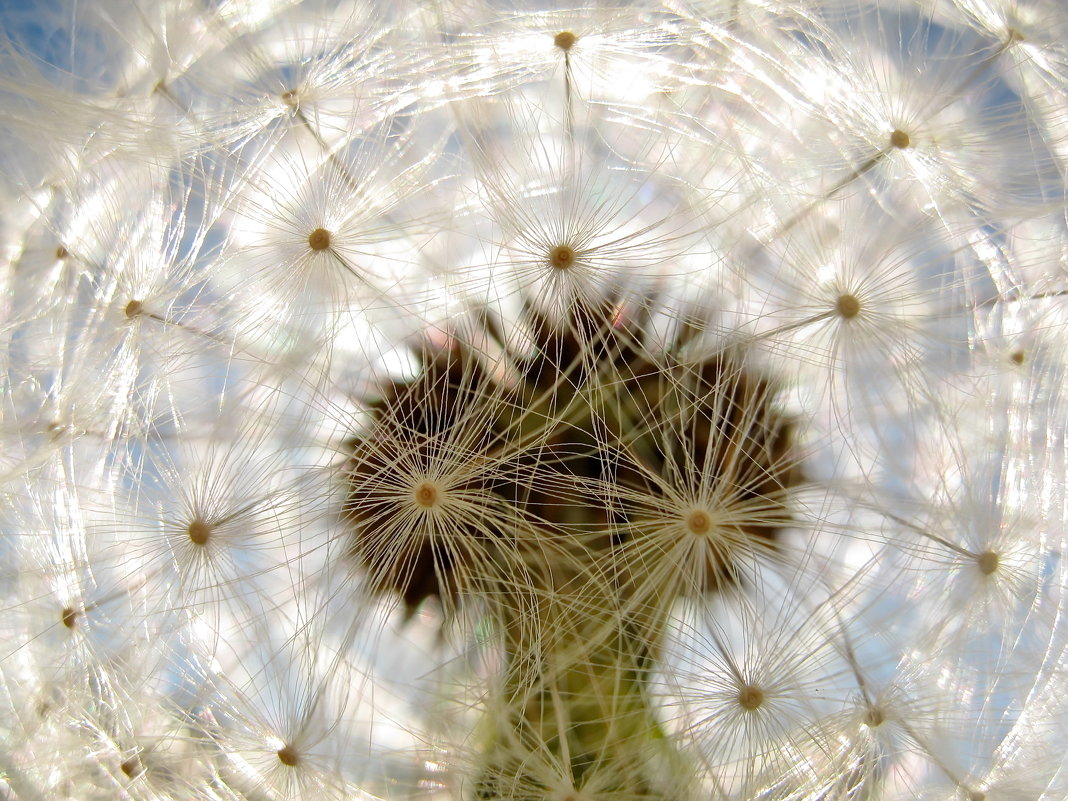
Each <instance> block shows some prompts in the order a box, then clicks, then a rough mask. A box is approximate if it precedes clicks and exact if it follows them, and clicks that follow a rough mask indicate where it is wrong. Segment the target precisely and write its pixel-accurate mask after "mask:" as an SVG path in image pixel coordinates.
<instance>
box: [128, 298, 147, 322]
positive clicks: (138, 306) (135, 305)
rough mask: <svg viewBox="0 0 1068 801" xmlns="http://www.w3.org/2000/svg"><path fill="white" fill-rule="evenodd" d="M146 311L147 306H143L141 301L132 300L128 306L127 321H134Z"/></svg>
mask: <svg viewBox="0 0 1068 801" xmlns="http://www.w3.org/2000/svg"><path fill="white" fill-rule="evenodd" d="M144 310H145V304H143V303H142V302H141V301H139V300H131V301H130V302H129V303H127V304H126V310H125V312H126V319H127V320H132V319H133V318H134V317H137V316H138V315H139V314H141V312H143V311H144Z"/></svg>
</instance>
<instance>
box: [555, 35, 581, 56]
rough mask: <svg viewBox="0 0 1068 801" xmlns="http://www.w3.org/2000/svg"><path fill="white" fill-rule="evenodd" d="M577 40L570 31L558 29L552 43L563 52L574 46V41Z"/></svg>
mask: <svg viewBox="0 0 1068 801" xmlns="http://www.w3.org/2000/svg"><path fill="white" fill-rule="evenodd" d="M577 41H578V36H576V35H575V34H574V33H572V32H571V31H560V33H558V34H556V36H554V37H553V44H554V45H556V46H557V47H559V48H560V49H561V50H563V51H564V52H565V53H566V52H567V51H568V50H570V49H571V48H572V47H574V46H575V42H577Z"/></svg>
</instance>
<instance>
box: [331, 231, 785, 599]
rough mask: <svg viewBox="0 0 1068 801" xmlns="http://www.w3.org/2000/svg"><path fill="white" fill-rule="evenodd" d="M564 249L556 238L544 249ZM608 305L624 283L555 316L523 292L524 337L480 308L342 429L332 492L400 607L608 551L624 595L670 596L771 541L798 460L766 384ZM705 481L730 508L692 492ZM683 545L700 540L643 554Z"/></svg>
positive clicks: (729, 360)
mask: <svg viewBox="0 0 1068 801" xmlns="http://www.w3.org/2000/svg"><path fill="white" fill-rule="evenodd" d="M574 258H575V256H574V251H573V250H572V249H571V248H570V247H567V246H560V247H558V248H556V249H554V251H553V253H552V260H553V261H554V263H560V264H566V263H571V262H573V261H574ZM619 310H620V304H619V302H618V300H606V301H605V302H604V303H602V304H597V305H593V304H582V303H576V306H575V308H573V309H572V310H571V311H570V312H569V313H568V315H567V316H566V318H565V319H563V320H561V319H558V318H550V317H548V316H543V315H542V314H540V313H538V312H535V311H534V310H529V311H528V312H527V315H528V318H527V320H526V328H527V330H528V331H529V337H530V344H529V346H528V347H527V349H526V351H525V353H523V354H521V355H512V354H513V353H514V351H512V350H511V345H510V342H509V341H508V337H507V335H506V334H504V333H503V332H502V331H500V330H498V329H496V328H495V327H493V326H487V327H486V328H485V330H480V331H479V332H478V334H477V335H476V336H474V337H472V338H471V339H470V344H468V340H467V339H466V338H465V337H464V336H459V335H457V336H454V337H452V338H451V339H450V341H449V344H448V345H442V344H441V343H440V341H439V340H438V339H432V338H428V340H427V342H426V343H425V345H424V347H423V349H422V351H421V352H420V353H419V354H418V358H419V366H418V368H417V370H416V373H415V376H414V377H413V378H410V379H403V380H401V379H398V380H395V381H388V382H386V383H385V384H384V385H383V386H382V387H381V388H380V389H379V390H378V391H377V392H376V397H375V399H374V400H373V401H371V402H370V403H369V407H368V411H369V414H368V416H367V418H366V419H367V422H366V423H365V424H363V426H362V428H361V430H360V431H359V432H358V433H357V434H354V436H353V438H352V439H351V440H350V442H349V445H348V447H349V448H350V449H351V450H350V451H349V453H350V458H349V461H348V464H347V466H346V476H347V482H348V494H347V499H346V501H345V504H344V507H343V510H342V511H343V516H344V518H345V520H346V522H347V523H348V525H349V526H350V531H351V534H350V539H349V546H350V550H349V556H350V557H351V558H352V559H353V561H354V562H355V563H356V564H357V565H358V567H359V568H360V570H361V571H362V572H363V573H364V574H365V575H366V577H367V581H368V586H369V587H370V588H371V589H372V591H374V592H379V593H396V594H398V595H399V596H400V597H401V598H402V599H403V601H404V604H405V606H406V608H407V610H408V611H409V613H411V612H413V611H414V610H415V608H416V607H417V606H418V605H419V604H420V603H422V601H423V600H425V599H426V598H428V597H435V598H440V599H441V600H443V601H446V602H448V603H455V602H458V601H459V600H460V599H461V598H462V597H464V596H465V595H467V594H469V593H471V592H474V591H476V590H477V591H482V590H483V589H485V588H487V587H488V588H490V589H489V591H490V592H491V593H493V594H494V596H495V597H497V598H500V597H501V593H502V592H503V591H504V590H502V587H509V588H510V589H508V590H507V592H509V593H517V592H520V588H522V587H527V588H529V590H530V591H531V592H547V591H549V590H552V591H553V592H556V591H557V590H558V588H559V586H560V585H561V584H562V583H563V584H567V582H569V581H571V582H575V581H578V578H577V576H578V575H579V574H582V573H584V572H589V571H591V570H594V572H596V573H597V574H598V575H602V576H607V575H608V573H607V572H606V571H604V570H603V569H601V568H595V567H594V566H595V565H596V564H597V563H599V562H605V560H608V561H611V562H613V564H615V565H621V564H623V563H627V567H626V569H619V570H615V571H614V572H613V573H612V575H613V577H614V578H613V579H612V580H613V581H617V582H618V586H616V587H615V588H614V589H612V590H611V592H613V593H615V594H617V595H618V596H619V597H620V599H623V598H630V599H632V600H633V599H635V598H636V597H637V596H640V597H641V598H642V599H648V602H649V603H660V602H665V603H666V601H662V599H664V598H665V597H667V596H670V595H671V594H672V593H677V592H687V593H710V592H715V591H717V590H718V589H720V588H722V587H724V586H727V585H730V584H732V583H735V582H736V581H737V580H738V575H739V573H738V570H737V564H738V563H739V562H741V561H744V560H748V559H750V558H751V555H752V552H753V551H757V550H759V551H762V552H767V551H768V550H769V549H774V548H775V541H776V539H777V537H778V534H779V532H780V530H781V529H784V528H785V527H787V526H788V525H789V524H790V513H789V511H788V504H787V503H786V495H787V494H788V492H789V490H790V488H791V487H792V486H793V485H794V484H796V483H797V482H798V481H799V480H800V479H799V475H798V470H797V469H796V464H795V461H794V459H793V456H792V453H793V446H792V424H791V422H790V421H789V420H788V419H787V418H786V417H785V416H784V415H783V414H782V413H781V412H779V411H778V410H777V408H776V406H775V403H774V397H775V392H774V387H773V385H772V384H771V382H770V381H768V380H767V379H765V378H763V377H761V376H759V375H755V374H753V373H752V372H750V371H749V370H748V369H746V368H744V367H743V361H742V360H741V358H740V357H738V356H736V355H734V354H732V353H731V352H718V353H713V354H711V355H709V356H707V357H706V358H705V359H703V360H698V361H694V362H692V363H687V364H685V365H680V364H677V363H675V362H672V361H671V360H670V359H668V358H666V357H664V356H657V355H656V354H654V353H650V351H649V349H648V348H647V347H646V346H645V345H644V344H643V342H642V340H641V338H640V329H641V326H642V325H643V324H644V323H643V321H642V320H641V319H639V320H636V321H629V322H628V321H624V320H622V319H621V318H620V311H619ZM487 319H488V318H487ZM487 343H492V344H489V345H487ZM489 353H496V354H508V355H503V356H498V357H495V358H496V359H497V360H498V361H496V362H495V361H494V360H491V359H489V357H488V355H487V354H489ZM502 376H508V380H507V381H504V380H503V379H502ZM427 476H434V478H433V479H429V478H427ZM443 486H449V487H450V502H449V503H448V504H443V498H444V494H443V490H442V487H443ZM669 486H674V487H675V489H674V490H673V492H672V493H670V494H669V493H665V491H664V488H665V487H669ZM404 487H407V489H401V488H404ZM702 487H703V490H702V492H701V497H711V498H715V499H717V500H716V503H717V504H722V505H723V509H720V508H719V506H718V505H717V508H716V510H712V509H709V508H706V507H705V506H704V505H703V504H695V503H694V501H690V502H689V503H688V502H687V500H686V494H687V493H690V494H692V493H694V491H695V490H698V489H701V488H702ZM399 489H401V491H400V492H398V490H399ZM430 510H433V512H434V514H426V513H423V512H428V511H430ZM656 510H660V511H656ZM747 515H748V516H747ZM721 516H723V517H725V519H728V520H730V525H729V526H725V527H722V531H720V528H721V527H720V526H719V524H718V523H717V522H716V521H717V520H718V519H719V518H720V517H721ZM680 535H681V536H685V535H689V536H694V537H698V538H701V539H705V538H710V537H714V539H715V542H714V543H711V545H712V546H713V547H705V546H703V545H701V544H696V545H694V544H691V543H686V545H685V547H681V548H676V547H675V544H674V543H672V542H670V541H668V540H670V538H672V537H679V536H680ZM648 538H660V539H658V540H657V541H656V542H655V543H654V544H652V545H644V544H643V543H646V542H647V541H648ZM680 544H681V543H680ZM683 552H693V553H694V554H696V555H695V556H693V558H692V560H691V561H690V562H688V563H687V564H685V565H679V564H674V563H673V564H672V565H671V566H670V567H669V566H668V565H666V564H657V563H656V562H655V560H652V559H650V554H652V553H660V554H677V553H683ZM671 558H674V557H671ZM665 559H668V557H667V556H665ZM517 571H518V572H517ZM680 575H683V576H685V578H684V579H680V578H678V577H679V576H680ZM665 577H669V578H667V579H665ZM606 580H607V579H606ZM665 580H667V581H669V582H671V581H674V582H675V583H674V584H672V588H665V587H664V586H662V582H663V581H665ZM539 587H540V589H539ZM657 599H661V600H660V601H658V600H657ZM634 602H635V603H640V602H644V601H637V600H635V601H634ZM501 603H504V602H503V601H501ZM514 603H515V604H521V603H526V601H520V600H515V601H514Z"/></svg>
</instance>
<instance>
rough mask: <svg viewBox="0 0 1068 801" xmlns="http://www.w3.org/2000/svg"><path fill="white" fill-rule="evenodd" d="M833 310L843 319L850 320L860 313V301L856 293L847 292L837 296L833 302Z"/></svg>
mask: <svg viewBox="0 0 1068 801" xmlns="http://www.w3.org/2000/svg"><path fill="white" fill-rule="evenodd" d="M834 310H835V311H836V312H837V313H838V316H839V317H841V318H842V319H844V320H852V319H853V318H854V317H856V316H857V315H858V314H860V301H859V300H858V299H857V296H856V295H851V294H849V293H848V292H847V293H843V294H841V295H839V296H838V299H837V300H836V301H835V302H834Z"/></svg>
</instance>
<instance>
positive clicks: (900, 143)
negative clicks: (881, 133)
mask: <svg viewBox="0 0 1068 801" xmlns="http://www.w3.org/2000/svg"><path fill="white" fill-rule="evenodd" d="M911 144H912V139H911V138H910V137H909V135H908V134H907V133H905V132H904V131H902V130H901V129H900V128H895V129H894V130H893V132H892V133H891V134H890V147H896V148H897V149H898V150H904V149H905V148H907V147H908V146H909V145H911Z"/></svg>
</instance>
